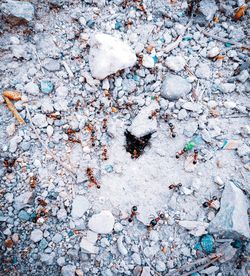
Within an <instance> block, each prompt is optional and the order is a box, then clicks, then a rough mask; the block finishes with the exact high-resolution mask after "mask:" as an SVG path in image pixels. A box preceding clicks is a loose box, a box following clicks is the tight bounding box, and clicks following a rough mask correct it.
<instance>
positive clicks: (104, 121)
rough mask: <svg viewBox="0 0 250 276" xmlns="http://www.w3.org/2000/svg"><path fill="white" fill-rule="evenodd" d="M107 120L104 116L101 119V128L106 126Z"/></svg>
mask: <svg viewBox="0 0 250 276" xmlns="http://www.w3.org/2000/svg"><path fill="white" fill-rule="evenodd" d="M107 121H108V120H107V119H106V118H104V119H103V121H102V128H103V129H106V128H107Z"/></svg>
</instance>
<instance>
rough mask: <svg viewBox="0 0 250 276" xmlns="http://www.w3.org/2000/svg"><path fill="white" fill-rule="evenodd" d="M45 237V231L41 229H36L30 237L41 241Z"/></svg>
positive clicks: (34, 240)
mask: <svg viewBox="0 0 250 276" xmlns="http://www.w3.org/2000/svg"><path fill="white" fill-rule="evenodd" d="M42 238H43V232H42V231H41V230H40V229H35V230H33V231H32V232H31V235H30V239H31V240H32V241H33V242H39V241H40V240H41V239H42Z"/></svg>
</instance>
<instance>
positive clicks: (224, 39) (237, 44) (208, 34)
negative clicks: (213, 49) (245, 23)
mask: <svg viewBox="0 0 250 276" xmlns="http://www.w3.org/2000/svg"><path fill="white" fill-rule="evenodd" d="M196 28H197V29H198V30H199V31H200V32H202V33H203V34H204V35H205V36H208V37H212V38H213V39H216V40H218V41H221V42H223V43H230V44H233V45H235V46H236V47H237V48H244V49H246V50H250V46H249V45H246V44H242V43H239V42H237V41H234V40H230V39H226V38H222V37H219V36H217V35H214V34H211V33H208V32H206V31H205V30H204V29H203V28H201V27H200V26H199V25H197V26H196Z"/></svg>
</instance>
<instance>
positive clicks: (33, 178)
mask: <svg viewBox="0 0 250 276" xmlns="http://www.w3.org/2000/svg"><path fill="white" fill-rule="evenodd" d="M36 183H37V176H35V175H34V176H31V177H30V188H32V189H35V188H36Z"/></svg>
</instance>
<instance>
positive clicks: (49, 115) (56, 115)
mask: <svg viewBox="0 0 250 276" xmlns="http://www.w3.org/2000/svg"><path fill="white" fill-rule="evenodd" d="M46 116H47V117H48V118H51V119H56V120H61V119H62V116H61V115H60V114H56V113H50V114H46Z"/></svg>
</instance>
